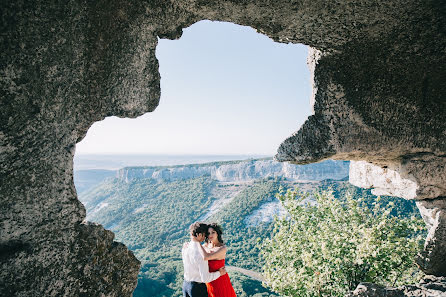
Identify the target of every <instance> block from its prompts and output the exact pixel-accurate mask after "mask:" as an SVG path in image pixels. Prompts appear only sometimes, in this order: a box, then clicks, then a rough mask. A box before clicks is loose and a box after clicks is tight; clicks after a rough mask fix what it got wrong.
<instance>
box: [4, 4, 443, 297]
mask: <svg viewBox="0 0 446 297" xmlns="http://www.w3.org/2000/svg"><path fill="white" fill-rule="evenodd" d="M0 14H1V26H0V28H1V29H0V30H1V34H0V40H1V42H0V61H1V63H0V98H1V99H0V100H1V101H0V181H1V182H0V195H1V196H0V206H1V208H0V226H1V229H0V232H1V233H0V250H1V251H2V253H1V262H0V265H1V266H0V267H1V271H2V272H1V278H0V282H1V283H0V295H2V296H130V295H131V290H132V288H134V286H135V284H136V283H135V281H136V271H137V270H138V261H137V260H136V259H135V258H134V257H133V256H132V254H131V253H130V252H129V251H128V250H127V249H125V248H124V247H123V246H122V245H120V244H117V243H113V239H112V235H111V234H110V233H109V232H108V231H105V230H103V228H102V227H101V226H93V225H89V224H85V223H83V220H84V218H85V209H84V207H83V206H82V204H81V203H80V202H79V201H78V199H77V197H76V193H75V189H74V186H73V180H72V179H73V176H72V158H73V154H74V148H75V144H76V143H77V142H79V141H80V140H81V139H82V138H83V137H84V136H85V133H86V131H87V129H88V128H89V127H90V126H91V125H92V124H93V123H94V122H95V121H99V120H102V119H103V118H105V117H106V116H111V115H115V116H120V117H136V116H138V115H141V114H143V113H145V112H150V111H153V110H154V109H155V107H156V106H157V104H158V100H159V97H160V88H159V81H160V76H159V73H158V62H157V59H156V57H155V48H156V44H157V38H158V37H159V38H171V39H174V38H179V37H180V36H181V32H182V31H181V30H182V28H185V27H187V26H189V25H191V24H193V23H195V22H197V21H199V20H203V19H209V20H220V21H228V22H233V23H237V24H241V25H246V26H251V27H253V28H255V29H257V30H258V31H259V32H262V33H264V34H266V35H268V36H269V37H271V38H272V39H273V40H275V41H278V42H285V43H288V42H292V43H304V44H307V45H309V46H311V47H312V48H314V53H315V54H313V55H312V59H313V62H312V63H313V69H314V71H313V73H314V77H313V81H314V86H315V92H314V100H313V102H314V115H312V116H311V117H310V118H309V119H308V120H307V122H306V123H305V124H304V125H303V126H302V127H301V129H300V130H299V131H298V132H296V133H295V134H294V135H293V136H291V137H290V138H289V139H287V140H285V142H284V143H283V144H282V145H281V147H280V148H279V150H278V154H277V159H278V160H280V161H292V162H295V163H309V162H315V161H320V160H323V159H326V158H335V159H346V160H347V159H351V160H365V161H368V162H374V163H375V164H378V165H380V166H385V165H386V164H398V162H399V163H401V162H402V161H401V160H404V159H407V158H410V156H420V154H421V155H426V156H430V160H429V161H428V160H427V159H423V160H422V161H420V162H418V163H417V162H415V161H414V162H411V164H412V165H410V166H406V169H405V170H407V171H408V172H409V171H411V170H412V171H411V172H412V174H414V173H417V171H418V170H420V168H421V169H423V168H432V171H429V170H421V171H422V172H424V173H423V174H424V175H422V176H418V177H417V178H418V179H415V181H416V182H417V185H418V186H419V187H418V188H417V195H418V194H419V193H421V195H426V196H430V197H433V196H435V195H437V193H440V192H438V191H439V189H440V188H439V187H438V185H439V184H441V183H440V182H439V180H438V177H439V176H443V177H444V175H442V172H441V171H439V170H444V167H441V166H440V165H438V164H441V162H444V161H443V160H444V159H442V158H444V156H445V155H446V153H445V151H446V149H445V146H446V141H445V131H446V129H445V128H446V121H444V118H445V113H446V105H445V104H446V100H444V98H445V93H446V84H444V81H446V75H445V73H446V71H445V67H446V63H445V62H446V56H445V55H444V52H445V49H446V38H445V33H444V32H445V30H444V28H445V24H446V13H445V5H444V3H443V2H442V1H421V0H415V1H402V0H386V1H384V0H382V1H381V0H379V1H374V2H368V1H359V0H352V1H341V0H334V1H324V0H312V1H307V0H301V1H282V0H278V1H269V0H268V1H267V0H260V1H254V0H243V1H235V0H230V1H216V0H210V1H201V0H191V1H185V0H171V1H158V0H155V1H125V0H123V1H115V0H112V1H70V0H68V1H64V2H54V1H53V2H50V1H38V0H36V1H32V2H30V1H23V0H18V1H3V2H2V4H1V9H0ZM432 164H434V166H431V165H432ZM435 164H437V165H435ZM443 164H444V163H443ZM400 175H401V172H400ZM401 176H403V177H404V175H401ZM414 176H415V175H414ZM410 179H411V180H414V179H412V178H410ZM422 179H425V181H426V183H425V184H430V185H433V187H424V186H420V185H421V183H420V180H422ZM440 190H441V189H440ZM440 221H441V220H440ZM439 238H440V237H439Z"/></svg>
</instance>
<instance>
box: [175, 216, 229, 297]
mask: <svg viewBox="0 0 446 297" xmlns="http://www.w3.org/2000/svg"><path fill="white" fill-rule="evenodd" d="M207 230H208V226H207V225H206V224H204V223H199V222H196V223H193V224H192V225H190V227H189V231H190V235H191V241H190V242H188V243H186V244H184V246H183V251H182V256H183V265H184V283H183V297H207V296H208V291H207V288H206V283H210V282H212V281H214V280H216V279H217V278H219V277H220V276H222V275H225V274H226V270H225V268H224V267H222V268H220V269H219V271H216V272H209V266H208V261H205V260H204V259H203V256H202V255H201V253H200V251H199V249H201V247H200V244H201V242H203V241H204V239H205V238H206V232H207Z"/></svg>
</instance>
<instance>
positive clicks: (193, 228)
mask: <svg viewBox="0 0 446 297" xmlns="http://www.w3.org/2000/svg"><path fill="white" fill-rule="evenodd" d="M189 231H190V234H191V235H192V236H197V235H198V234H201V233H205V234H206V236H207V235H208V225H207V224H205V223H201V222H195V223H193V224H192V225H190V227H189Z"/></svg>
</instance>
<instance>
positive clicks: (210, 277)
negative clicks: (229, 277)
mask: <svg viewBox="0 0 446 297" xmlns="http://www.w3.org/2000/svg"><path fill="white" fill-rule="evenodd" d="M193 244H196V245H200V243H199V242H194V243H193ZM199 248H200V247H199V246H197V249H199ZM194 260H195V263H196V264H197V266H198V272H199V274H200V278H201V281H202V282H203V283H210V282H212V281H214V280H216V279H217V278H219V277H220V275H223V274H225V273H226V271H225V270H223V272H220V271H216V272H209V266H208V262H207V261H205V260H203V257H202V256H201V254H200V253H199V252H198V250H197V251H196V253H194Z"/></svg>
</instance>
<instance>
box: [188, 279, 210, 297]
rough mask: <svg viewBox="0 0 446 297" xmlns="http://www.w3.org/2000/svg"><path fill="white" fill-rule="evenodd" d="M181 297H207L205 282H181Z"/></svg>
mask: <svg viewBox="0 0 446 297" xmlns="http://www.w3.org/2000/svg"><path fill="white" fill-rule="evenodd" d="M183 297H208V289H207V288H206V284H205V283H197V282H188V281H184V282H183Z"/></svg>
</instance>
